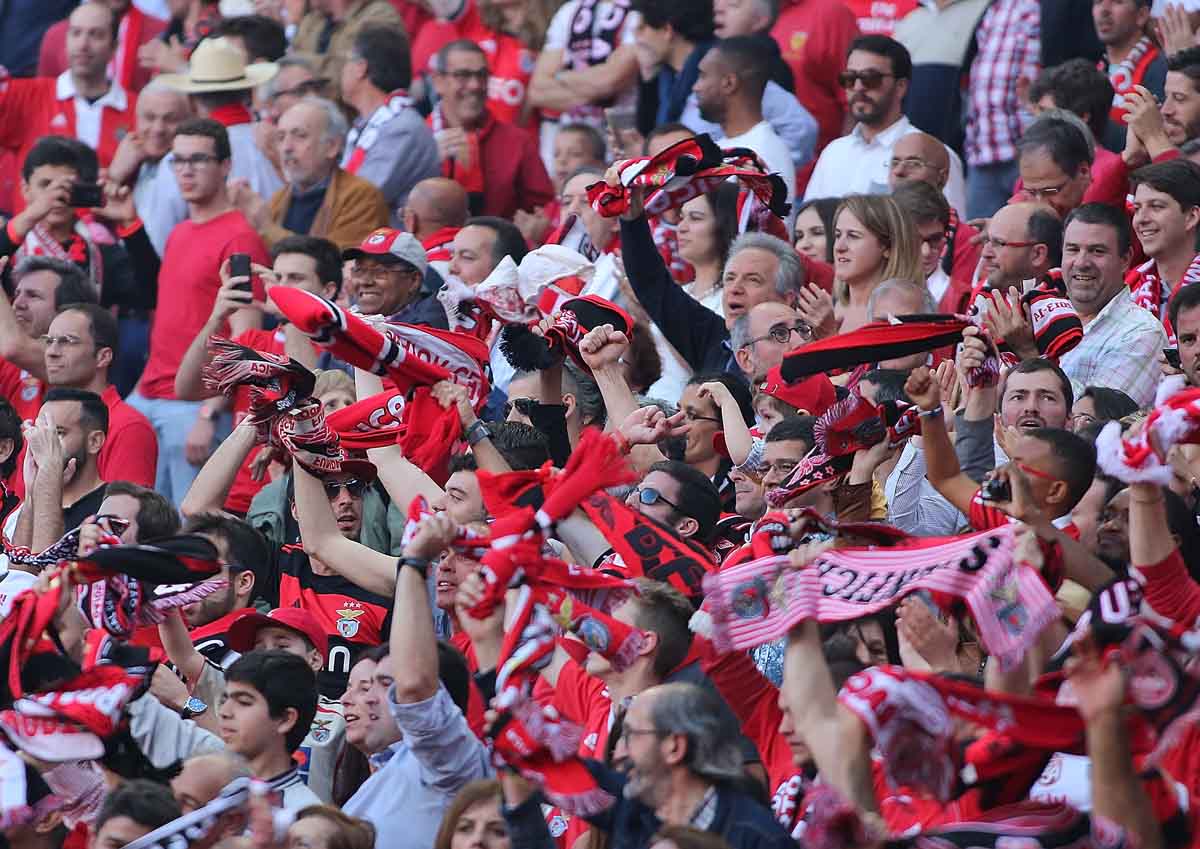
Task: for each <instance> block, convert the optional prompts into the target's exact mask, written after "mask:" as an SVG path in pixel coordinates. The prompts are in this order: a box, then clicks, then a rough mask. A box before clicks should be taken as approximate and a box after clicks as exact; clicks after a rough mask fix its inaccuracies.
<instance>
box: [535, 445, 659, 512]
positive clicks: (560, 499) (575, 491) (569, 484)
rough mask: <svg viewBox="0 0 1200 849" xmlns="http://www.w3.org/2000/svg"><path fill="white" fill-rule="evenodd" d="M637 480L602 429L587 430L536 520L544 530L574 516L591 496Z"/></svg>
mask: <svg viewBox="0 0 1200 849" xmlns="http://www.w3.org/2000/svg"><path fill="white" fill-rule="evenodd" d="M635 480H637V476H636V475H635V474H634V471H633V469H632V468H631V467H630V465H629V463H628V461H627V460H626V458H625V455H624V454H622V453H621V452H620V450H619V449H618V448H617V443H616V442H615V441H613V439H612V438H611V437H610V436H608V435H607V434H606V433H604V432H603V431H601V430H600V429H599V428H594V427H592V428H588V429H587V430H585V431H584V432H583V437H582V438H581V439H580V440H579V444H578V445H577V446H576V447H575V450H574V451H572V452H571V459H570V460H569V461H567V465H566V468H564V469H563V471H562V473H561V474H560V475H558V477H557V478H556V479H555V481H554V486H553V488H552V490H551V492H550V493H549V494H547V496H546V501H545V503H544V504H543V505H542V509H541V510H539V511H538V512H537V521H538V524H539V525H541V527H542V528H543V529H548V528H549V527H550V526H551V525H552V524H553V523H554V522H557V521H559V520H560V519H564V518H566V517H567V516H569V515H571V512H572V511H573V510H574V509H575V508H576V507H578V506H579V505H580V503H581V502H583V500H584V499H586V498H587V497H588V496H589V495H591V494H592V493H593V492H596V491H597V490H600V489H608V488H609V487H611V486H620V485H622V484H627V483H632V482H633V481H635Z"/></svg>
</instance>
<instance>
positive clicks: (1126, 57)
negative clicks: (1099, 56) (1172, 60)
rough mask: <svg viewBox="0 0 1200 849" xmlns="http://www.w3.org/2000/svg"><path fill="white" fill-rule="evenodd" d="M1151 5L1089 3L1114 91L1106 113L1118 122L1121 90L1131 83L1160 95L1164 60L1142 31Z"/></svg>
mask: <svg viewBox="0 0 1200 849" xmlns="http://www.w3.org/2000/svg"><path fill="white" fill-rule="evenodd" d="M1151 5H1152V3H1151V2H1150V0H1096V2H1094V3H1092V21H1093V23H1095V25H1096V35H1097V36H1099V38H1100V42H1101V43H1102V44H1103V45H1104V62H1105V65H1106V66H1107V72H1108V79H1109V81H1110V82H1111V83H1112V86H1113V91H1114V96H1113V105H1112V110H1111V112H1110V114H1111V116H1112V120H1113V121H1114V122H1116V123H1117V124H1118V125H1119V124H1121V123H1122V122H1123V118H1124V115H1125V94H1126V93H1127V92H1128V91H1130V90H1131V89H1132V88H1133V87H1134V86H1135V85H1142V86H1145V87H1146V88H1147V89H1149V90H1150V92H1151V94H1153V95H1154V96H1155V97H1157V98H1160V99H1161V98H1162V95H1163V86H1164V85H1165V84H1166V76H1167V60H1166V58H1165V57H1164V55H1163V54H1162V53H1161V52H1160V51H1159V49H1158V47H1157V46H1156V45H1155V44H1154V40H1153V39H1151V37H1150V36H1149V35H1148V34H1147V32H1146V24H1147V23H1148V22H1149V21H1150V7H1151ZM1102 67H1104V66H1102Z"/></svg>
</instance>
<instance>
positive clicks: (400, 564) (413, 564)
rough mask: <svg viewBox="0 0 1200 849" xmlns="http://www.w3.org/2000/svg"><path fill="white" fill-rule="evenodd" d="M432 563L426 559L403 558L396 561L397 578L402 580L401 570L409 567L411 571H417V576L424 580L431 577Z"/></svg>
mask: <svg viewBox="0 0 1200 849" xmlns="http://www.w3.org/2000/svg"><path fill="white" fill-rule="evenodd" d="M430 565H431V564H430V562H429V561H428V560H426V559H425V558H424V557H401V558H399V559H398V560H397V561H396V578H397V580H399V578H400V570H401V569H403V568H404V567H405V566H407V567H408V568H410V569H416V570H417V574H419V575H420V576H421V577H422V578H426V577H428V576H429V567H430Z"/></svg>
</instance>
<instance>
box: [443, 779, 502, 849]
mask: <svg viewBox="0 0 1200 849" xmlns="http://www.w3.org/2000/svg"><path fill="white" fill-rule="evenodd" d="M488 799H495V800H496V801H497V802H503V800H504V797H503V795H502V794H501V790H500V782H499V781H496V780H495V779H486V778H485V779H478V780H476V781H472V782H471V783H470V784H468V785H466V786H465V787H463V789H462V790H459V791H458V795H457V796H455V797H454V799H453V800H451V802H450V804H449V806H447V808H446V813H445V814H444V815H443V816H442V824H441V825H439V826H438V831H437V836H436V837H434V838H433V849H450V843H451V841H452V840H453V839H454V829H455V828H457V827H458V820H459V817H461V816H462V815H463V814H464V813H466V810H467V808H469V807H471V806H472V805H474V804H475V803H476V802H483V801H486V800H488Z"/></svg>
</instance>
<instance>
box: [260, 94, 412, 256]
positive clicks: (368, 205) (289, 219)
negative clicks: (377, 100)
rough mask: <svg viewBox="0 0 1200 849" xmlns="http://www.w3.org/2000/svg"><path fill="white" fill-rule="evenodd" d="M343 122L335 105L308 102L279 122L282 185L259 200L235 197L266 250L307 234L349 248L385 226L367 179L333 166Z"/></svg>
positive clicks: (383, 208) (379, 199) (383, 207)
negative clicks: (273, 192)
mask: <svg viewBox="0 0 1200 849" xmlns="http://www.w3.org/2000/svg"><path fill="white" fill-rule="evenodd" d="M346 130H347V128H346V119H345V117H343V115H342V111H341V109H340V108H339V107H338V106H337V104H335V103H333V102H332V101H330V100H325V99H324V98H319V97H310V98H307V99H305V100H302V101H300V102H299V103H297V104H296V105H295V106H293V107H291V108H290V109H288V110H287V111H286V112H284V113H283V115H282V116H280V118H279V129H278V137H279V165H280V170H281V171H282V172H283V179H284V181H285V182H286V184H287V185H285V186H284V187H283V188H281V189H280V190H279V191H277V192H276V193H275V194H274V196H273V197H272V198H271V199H270V202H267V201H265V200H264V199H263V198H262V197H260V196H259V195H257V194H254V193H253V192H240V193H238V196H237V200H238V205H239V206H238V208H239V209H241V211H242V214H243V215H245V216H246V219H247V220H248V221H249V222H250V223H251V224H252V225H253V226H254V229H256V230H257V231H258V233H259V235H260V236H262V238H263V242H264V243H266V245H267V247H268V248H270V247H273V246H274V245H275V243H276V242H279V241H281V240H283V239H286V238H287V237H288V236H296V235H307V236H317V237H319V238H323V239H329V241H331V242H333V243H334V244H336V245H352V244H355V243H357V242H361V241H362V240H363V239H365V238H366V237H367V236H368V235H369V234H370V233H371V231H372V230H375V229H376V228H379V227H386V226H387V224H388V216H389V213H388V208H387V204H386V203H385V202H384V199H383V195H382V194H381V193H380V191H379V189H377V188H375V186H374V185H372V184H371V183H370V182H369V181H368V180H365V179H363V178H362V177H358V176H356V175H354V174H351V173H349V172H347V171H344V170H342V169H341V168H340V167H338V160H339V159H341V155H342V145H343V144H344V143H345V141H346Z"/></svg>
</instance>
